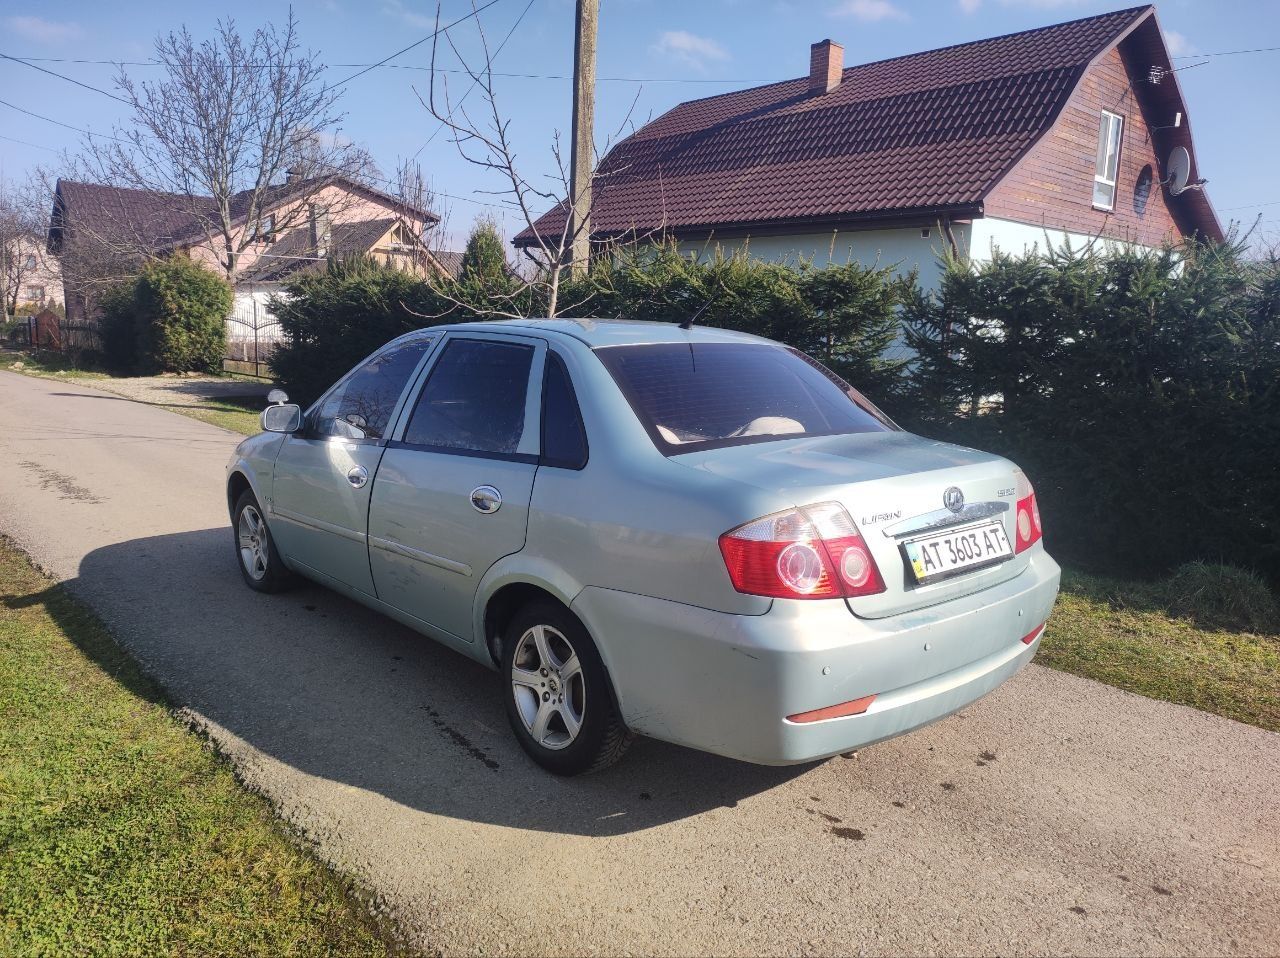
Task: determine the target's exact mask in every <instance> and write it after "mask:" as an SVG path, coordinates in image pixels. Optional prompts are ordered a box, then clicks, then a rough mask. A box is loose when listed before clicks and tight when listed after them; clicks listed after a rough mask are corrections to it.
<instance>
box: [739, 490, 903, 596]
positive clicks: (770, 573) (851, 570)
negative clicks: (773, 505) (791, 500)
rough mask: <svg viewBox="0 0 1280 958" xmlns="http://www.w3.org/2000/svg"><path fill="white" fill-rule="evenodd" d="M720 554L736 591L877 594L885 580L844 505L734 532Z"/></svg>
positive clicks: (793, 512)
mask: <svg viewBox="0 0 1280 958" xmlns="http://www.w3.org/2000/svg"><path fill="white" fill-rule="evenodd" d="M720 553H721V555H723V556H724V564H725V566H726V568H728V570H729V578H730V579H731V580H732V582H733V587H734V588H735V589H737V590H738V591H739V592H745V593H747V594H748V595H764V596H771V597H773V598H775V599H833V598H840V597H842V596H843V597H849V598H852V597H854V596H860V595H874V594H876V593H877V592H883V591H884V579H883V578H881V576H880V570H879V568H877V567H876V561H875V559H874V558H872V556H871V550H870V549H868V548H867V544H866V542H865V541H863V538H862V536H861V535H860V534H859V533H858V527H857V526H856V525H854V522H853V519H852V518H851V517H850V516H849V513H848V512H846V511H845V509H844V506H842V505H840V504H839V503H838V502H822V503H818V504H817V505H812V506H804V507H803V508H800V509H789V510H787V511H786V512H778V513H775V514H773V515H771V516H765V517H764V518H762V519H756V520H755V521H753V522H748V523H746V524H745V525H741V526H738V528H736V529H731V530H730V531H728V532H726V533H725V534H724V535H722V536H721V537H720Z"/></svg>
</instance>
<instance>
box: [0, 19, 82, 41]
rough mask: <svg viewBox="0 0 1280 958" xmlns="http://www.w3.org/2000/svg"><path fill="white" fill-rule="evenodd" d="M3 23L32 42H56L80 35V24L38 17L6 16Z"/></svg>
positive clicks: (72, 38)
mask: <svg viewBox="0 0 1280 958" xmlns="http://www.w3.org/2000/svg"><path fill="white" fill-rule="evenodd" d="M5 25H6V26H8V28H9V29H10V30H12V31H13V32H14V33H16V34H17V35H18V36H20V37H24V38H25V39H27V40H31V41H32V42H34V43H47V44H57V43H63V42H64V41H67V40H74V39H75V38H76V37H78V36H80V34H81V30H80V24H78V23H74V22H71V21H67V22H65V23H60V22H58V21H56V20H43V19H41V18H40V17H8V18H7V19H6V20H5Z"/></svg>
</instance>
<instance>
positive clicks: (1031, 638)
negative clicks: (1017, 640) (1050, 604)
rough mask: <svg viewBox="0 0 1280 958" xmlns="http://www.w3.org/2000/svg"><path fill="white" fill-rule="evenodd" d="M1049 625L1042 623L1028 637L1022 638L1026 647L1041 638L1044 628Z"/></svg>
mask: <svg viewBox="0 0 1280 958" xmlns="http://www.w3.org/2000/svg"><path fill="white" fill-rule="evenodd" d="M1048 624H1049V623H1048V622H1041V623H1040V624H1039V625H1037V626H1036V627H1035V628H1034V629H1032V630H1031V631H1030V632H1028V633H1027V634H1026V635H1024V636H1023V637H1022V643H1023V644H1024V645H1030V644H1031V643H1032V642H1034V641H1035V640H1036V639H1038V638H1040V633H1042V632H1043V631H1044V627H1045V626H1046V625H1048Z"/></svg>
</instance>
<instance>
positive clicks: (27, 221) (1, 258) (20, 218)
mask: <svg viewBox="0 0 1280 958" xmlns="http://www.w3.org/2000/svg"><path fill="white" fill-rule="evenodd" d="M38 197H39V194H38V193H36V192H35V191H34V190H31V189H20V188H17V187H15V186H11V185H9V184H6V183H0V278H2V279H3V283H4V287H3V290H2V291H0V292H2V293H3V303H0V307H2V311H0V319H8V318H9V317H10V316H12V315H14V313H15V312H16V311H17V309H18V305H19V300H20V297H21V296H22V292H23V289H24V288H25V287H26V286H28V285H29V284H31V283H32V282H33V281H34V280H37V279H39V280H45V279H47V278H49V277H51V276H52V275H53V274H54V273H56V264H55V263H53V261H52V259H51V257H49V256H48V254H47V253H46V251H45V226H46V223H45V214H46V212H47V210H46V209H45V208H44V207H43V206H42V205H41V204H40V201H39V198H38Z"/></svg>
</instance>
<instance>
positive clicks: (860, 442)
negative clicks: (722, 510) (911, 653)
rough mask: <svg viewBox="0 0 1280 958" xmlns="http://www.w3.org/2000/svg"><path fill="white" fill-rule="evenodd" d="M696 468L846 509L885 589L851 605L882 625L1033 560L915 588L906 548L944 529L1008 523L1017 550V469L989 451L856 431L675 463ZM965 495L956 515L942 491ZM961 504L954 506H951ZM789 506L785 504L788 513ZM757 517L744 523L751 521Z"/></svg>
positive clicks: (791, 498) (1007, 575)
mask: <svg viewBox="0 0 1280 958" xmlns="http://www.w3.org/2000/svg"><path fill="white" fill-rule="evenodd" d="M671 461H672V462H676V463H680V464H681V465H684V466H687V467H689V468H691V469H698V470H702V471H704V472H709V473H711V474H713V475H716V476H719V477H722V478H725V479H731V480H734V481H736V482H742V483H746V484H748V485H751V486H754V487H756V488H758V489H763V490H765V491H768V492H771V493H775V494H776V495H778V497H779V498H780V500H783V501H784V502H785V503H786V504H787V505H793V506H803V505H808V504H810V503H817V502H831V501H834V502H839V503H840V504H841V505H843V506H844V507H845V509H847V510H848V512H849V515H850V516H852V517H853V520H854V522H855V523H857V525H858V529H859V531H860V532H861V533H862V536H863V538H864V539H865V540H866V543H867V548H868V549H869V550H870V551H871V554H872V556H873V557H874V558H875V561H876V565H877V566H879V568H880V574H881V575H882V576H883V577H884V581H885V586H886V590H885V591H884V592H882V593H880V594H879V595H869V596H860V597H858V598H854V599H847V600H845V601H846V603H847V604H848V606H849V610H850V611H851V612H852V613H853V614H854V615H857V616H860V617H863V618H883V617H885V616H890V615H897V614H900V613H903V612H910V611H912V610H914V609H920V608H924V607H926V606H930V605H936V604H937V603H939V602H945V601H947V600H948V599H952V598H956V597H958V596H962V595H969V594H972V593H974V592H978V591H981V590H982V589H986V588H990V587H991V586H994V585H996V584H998V583H1001V582H1005V581H1007V580H1009V579H1011V578H1013V577H1014V576H1016V575H1018V574H1020V573H1021V572H1022V571H1023V570H1024V569H1025V568H1026V567H1027V562H1028V558H1027V555H1026V554H1025V553H1024V554H1023V555H1018V556H1013V557H1011V558H1009V559H1006V560H1004V561H1002V562H999V563H998V564H995V565H987V566H984V567H980V568H977V569H973V570H964V571H960V572H957V573H954V574H953V575H952V576H951V577H949V578H944V579H941V580H940V581H935V582H929V583H917V582H916V580H915V577H914V575H913V574H912V572H911V570H910V568H909V567H908V564H907V561H906V559H905V557H904V554H903V550H902V548H901V544H902V543H903V542H904V541H906V540H909V539H912V538H916V537H919V536H921V535H924V534H928V533H932V532H937V531H941V530H944V529H952V528H955V529H960V528H965V527H970V526H974V525H978V524H982V523H989V522H1001V523H1003V525H1004V530H1005V533H1006V535H1007V536H1008V537H1009V541H1010V542H1011V543H1012V542H1013V541H1015V537H1014V521H1015V518H1016V495H1017V492H1016V489H1017V479H1016V467H1015V466H1014V465H1013V463H1011V462H1009V461H1008V460H1007V459H1002V458H1001V457H999V456H994V455H991V454H990V453H985V452H978V451H977V450H973V449H966V448H964V447H962V446H953V445H950V444H949V443H944V442H936V441H934V440H931V439H925V438H922V437H920V436H915V435H912V434H911V433H906V432H881V433H858V434H853V435H839V436H818V437H811V438H802V439H788V440H777V441H773V442H767V443H752V444H748V445H741V446H730V447H726V448H721V449H714V450H705V451H702V452H693V453H688V454H685V455H679V456H674V457H672V460H671ZM952 487H954V488H957V489H959V490H960V492H961V493H962V494H963V496H964V505H963V506H962V507H961V509H960V511H959V512H956V511H954V510H953V509H952V508H948V507H947V505H945V504H944V502H943V494H944V493H945V492H946V491H947V490H948V489H951V488H952ZM952 505H953V506H954V505H955V503H954V501H953V502H952ZM783 507H784V506H780V508H783ZM753 518H757V517H755V516H745V517H744V521H745V520H750V519H753Z"/></svg>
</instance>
